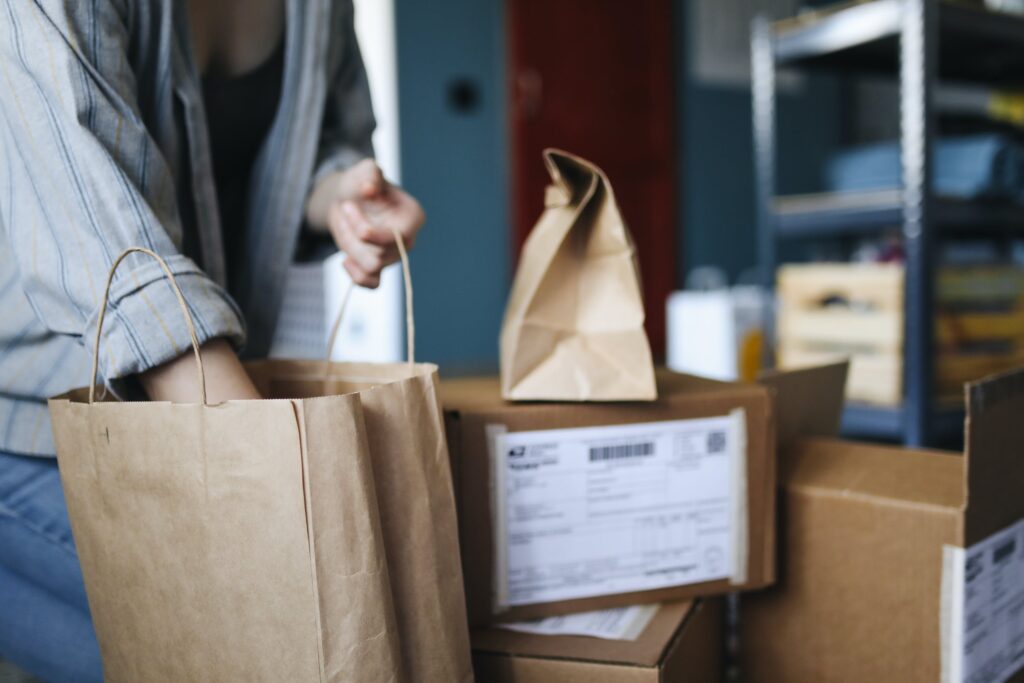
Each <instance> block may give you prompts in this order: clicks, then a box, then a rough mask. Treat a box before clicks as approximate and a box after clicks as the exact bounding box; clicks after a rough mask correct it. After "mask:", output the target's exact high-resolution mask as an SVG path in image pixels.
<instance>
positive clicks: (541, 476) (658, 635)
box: [442, 371, 776, 683]
mask: <svg viewBox="0 0 1024 683" xmlns="http://www.w3.org/2000/svg"><path fill="white" fill-rule="evenodd" d="M658 393H659V398H658V399H657V400H656V401H653V402H627V403H540V402H534V403H510V402H506V401H504V400H502V399H501V396H500V390H499V384H498V380H497V378H474V379H462V380H455V381H447V382H443V383H442V402H443V403H444V406H445V413H446V415H445V417H446V425H447V429H448V439H449V450H450V453H451V456H452V471H453V476H454V477H455V491H456V502H457V505H458V509H459V525H460V529H459V532H460V544H461V550H462V556H463V567H464V576H465V581H466V591H467V606H468V609H469V613H470V623H471V625H472V626H474V627H476V628H475V629H474V631H473V634H472V639H473V649H474V665H475V667H476V671H477V677H478V680H481V681H488V682H490V681H498V682H499V683H500V682H502V681H520V682H524V683H525V682H529V683H534V682H543V681H552V682H554V681H559V682H561V681H587V682H588V683H600V682H601V681H637V682H638V683H639V682H640V681H650V682H652V683H654V682H657V681H677V680H678V681H692V682H695V683H696V682H703V681H707V682H708V683H711V682H715V681H719V680H720V677H721V662H722V656H721V655H722V652H721V650H722V633H721V604H720V600H718V599H716V598H706V599H699V600H697V601H696V602H695V601H694V599H695V598H696V597H697V596H710V595H718V594H722V593H727V592H732V591H736V590H748V589H752V588H759V587H764V586H767V585H770V584H771V583H772V581H773V580H774V567H775V557H774V547H775V512H774V511H775V488H776V484H775V481H776V479H775V417H774V403H773V401H772V396H771V393H772V392H771V390H770V389H768V388H765V387H762V386H756V385H742V384H734V383H724V382H716V381H712V380H706V379H701V378H696V377H690V376H685V375H679V374H675V373H671V372H667V371H666V372H660V373H659V374H658ZM568 462H571V464H572V465H573V466H572V467H566V464H567V463H568ZM682 482H688V483H687V484H683V483H682ZM624 540H625V543H626V545H625V546H623V545H622V544H623V542H624ZM723 540H724V545H719V544H720V543H722V542H723ZM616 544H618V545H616ZM584 549H585V550H584ZM619 550H623V552H622V553H619ZM516 552H518V553H519V555H518V560H517V559H516V558H517V556H516V555H515V553H516ZM549 555H552V556H553V555H558V556H559V560H558V561H557V562H552V563H547V564H545V563H544V562H543V561H542V560H544V559H546V558H547V557H548V556H549ZM627 556H628V557H627ZM523 557H527V558H528V559H530V560H538V562H537V563H536V564H530V562H527V563H526V566H522V565H523V563H522V558H523ZM517 562H518V563H519V566H517ZM709 572H710V573H709ZM517 591H518V592H517ZM552 596H555V597H554V599H552ZM649 603H661V606H660V607H659V611H658V612H657V614H656V616H655V617H654V619H653V621H651V623H650V624H649V625H648V626H647V627H646V628H645V629H644V630H643V632H642V633H641V634H640V635H639V637H637V638H636V640H599V639H595V638H588V637H580V636H552V635H536V634H528V633H519V632H514V631H510V630H508V629H506V628H501V627H497V626H495V624H496V623H500V622H509V621H518V620H522V619H534V618H537V617H544V616H549V615H564V614H572V613H576V612H582V611H587V610H599V609H608V608H614V607H621V606H625V605H634V604H649Z"/></svg>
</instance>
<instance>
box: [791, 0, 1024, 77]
mask: <svg viewBox="0 0 1024 683" xmlns="http://www.w3.org/2000/svg"><path fill="white" fill-rule="evenodd" d="M902 7H903V0H872V1H870V2H855V3H849V4H845V5H842V6H841V7H839V8H833V9H826V10H821V11H818V12H811V13H806V14H801V15H798V16H797V17H794V18H792V19H788V20H785V21H782V22H778V23H777V24H776V25H775V48H774V57H775V60H776V62H777V63H778V64H779V65H799V66H806V67H825V68H833V69H843V70H849V71H861V72H866V73H887V74H894V73H896V71H897V68H898V61H899V49H898V47H899V36H900V31H901V30H902V26H903V24H902V16H901V11H902ZM936 11H937V21H938V29H939V35H940V37H941V43H940V45H939V46H938V48H939V51H938V56H939V64H938V69H939V72H938V75H939V77H940V78H942V79H945V80H952V81H968V82H975V83H988V84H993V85H1013V84H1020V83H1021V82H1022V81H1024V51H1022V50H1021V49H1020V48H1021V44H1022V43H1024V18H1020V17H1016V16H1011V15H1007V14H1003V13H996V12H991V11H987V10H985V9H984V8H981V7H978V6H976V5H970V4H967V3H961V2H941V3H937V7H936Z"/></svg>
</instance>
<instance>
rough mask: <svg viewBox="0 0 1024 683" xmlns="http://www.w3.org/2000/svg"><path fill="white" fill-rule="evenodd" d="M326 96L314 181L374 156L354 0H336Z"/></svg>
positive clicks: (370, 105) (370, 108)
mask: <svg viewBox="0 0 1024 683" xmlns="http://www.w3.org/2000/svg"><path fill="white" fill-rule="evenodd" d="M333 15H334V16H333V21H334V24H335V25H336V26H337V28H336V29H335V30H334V31H332V33H331V40H333V41H335V43H334V45H333V46H332V50H331V59H330V63H329V68H330V71H329V73H328V85H327V99H326V102H325V104H324V119H323V128H322V131H321V134H320V147H319V152H318V154H317V167H316V173H315V175H314V184H315V182H316V181H317V180H319V179H320V178H321V177H323V176H324V175H326V174H328V173H331V172H333V171H340V170H344V169H346V168H349V167H350V166H352V165H354V164H356V163H357V162H359V161H361V160H363V159H366V158H368V157H372V156H373V141H372V137H373V131H374V128H376V126H377V121H376V119H375V118H374V116H373V103H372V102H371V100H370V86H369V84H368V83H367V80H366V68H365V67H364V66H363V57H362V55H361V54H360V52H359V42H358V40H357V39H356V30H355V11H354V9H353V7H352V0H339V2H336V3H334V8H333Z"/></svg>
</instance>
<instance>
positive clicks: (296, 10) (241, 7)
mask: <svg viewBox="0 0 1024 683" xmlns="http://www.w3.org/2000/svg"><path fill="white" fill-rule="evenodd" d="M352 12H353V10H352V3H351V0H189V2H187V3H185V2H180V1H175V0H88V1H72V0H66V1H64V2H61V1H60V0H43V1H40V2H25V1H23V0H0V225H2V228H3V229H2V231H0V601H2V602H3V608H2V609H0V658H5V659H9V660H12V661H13V662H15V663H16V664H18V665H20V666H21V667H22V668H24V669H26V670H28V671H30V672H33V673H35V674H36V675H38V676H40V677H41V678H43V679H45V680H48V681H74V682H75V683H82V682H85V681H100V680H101V678H102V673H101V668H100V662H99V654H98V650H97V646H96V641H95V636H94V634H93V631H92V626H91V622H90V619H89V613H88V605H87V604H86V599H85V593H84V589H83V586H82V577H81V572H80V569H79V567H78V561H77V557H76V555H75V550H74V546H73V544H72V540H71V534H70V530H69V525H68V520H67V512H66V509H65V507H64V500H63V495H62V492H61V489H60V481H59V477H58V472H57V468H56V461H55V459H54V458H53V456H54V447H53V442H52V438H51V436H50V428H49V424H48V418H47V409H46V402H45V401H46V398H47V397H49V396H53V395H56V394H60V393H62V392H63V391H65V390H67V389H69V388H71V387H74V386H81V385H83V384H85V383H86V382H87V367H88V365H89V349H88V348H87V347H88V346H89V345H90V343H89V340H90V338H91V335H92V333H93V332H94V331H95V327H94V325H95V324H96V315H97V311H98V306H99V303H100V302H99V297H100V296H101V292H102V286H103V281H104V278H105V276H106V272H107V270H108V268H109V266H110V264H111V262H112V261H113V259H114V258H115V257H116V256H117V254H118V253H119V252H121V251H122V250H123V249H124V248H126V247H129V246H136V245H141V246H146V247H150V248H152V249H154V250H156V251H158V252H159V253H161V254H162V255H163V256H164V258H165V259H166V260H167V262H168V263H169V264H170V267H171V269H172V270H173V271H174V273H175V275H176V277H177V279H178V281H179V283H180V285H181V287H182V289H183V291H184V293H185V296H186V298H187V300H188V302H189V304H190V306H191V308H192V311H193V316H194V317H195V320H196V322H197V328H198V332H199V335H200V341H201V342H202V344H203V347H202V349H203V356H204V364H205V366H206V369H207V373H206V374H207V385H208V387H209V391H210V400H211V401H223V400H228V399H239V398H254V397H257V392H256V390H255V388H254V387H253V386H252V383H251V382H250V381H249V379H248V377H247V376H246V374H245V373H244V371H243V370H242V366H241V364H240V362H239V358H238V355H237V353H238V352H239V350H240V349H243V348H244V353H245V354H246V355H247V356H263V355H266V353H267V351H268V349H269V346H270V340H271V335H272V333H273V331H274V327H275V324H276V320H277V314H278V309H279V307H280V303H281V294H282V289H283V280H284V277H285V274H286V272H287V270H288V267H289V265H290V263H291V262H292V260H293V259H294V257H295V254H296V253H297V250H298V249H299V248H300V246H302V247H304V246H305V245H307V244H308V243H310V242H315V241H316V238H317V235H318V234H321V235H324V236H327V237H328V239H330V238H333V241H334V243H336V245H337V246H338V247H339V248H341V249H342V250H344V251H345V253H346V256H347V258H346V261H345V267H346V269H347V270H348V272H349V273H350V274H351V276H352V277H353V279H354V280H355V281H356V282H358V283H359V284H362V285H366V286H370V287H373V286H376V284H377V283H378V282H379V276H380V271H381V269H382V268H383V267H384V266H385V265H387V264H388V263H390V262H392V261H394V260H395V258H396V249H395V244H394V240H393V237H392V234H393V233H392V230H394V229H397V230H398V231H399V232H401V233H402V234H403V235H404V236H405V239H406V240H407V241H408V242H412V240H413V239H414V237H415V234H416V232H417V230H418V229H419V227H420V225H421V224H422V222H423V213H422V211H421V209H420V207H419V205H418V204H417V202H416V201H415V200H414V199H413V198H412V197H410V196H409V195H408V194H406V193H405V192H403V191H402V190H401V189H399V188H398V187H395V186H393V185H390V184H388V183H387V182H386V181H385V180H384V179H383V178H382V177H381V174H380V171H379V169H378V168H377V166H376V165H375V164H374V162H373V161H372V148H371V144H370V134H371V132H372V130H373V127H374V120H373V114H372V112H371V108H370V100H369V93H368V91H367V86H366V77H365V74H364V70H363V66H362V61H361V58H360V56H359V49H358V46H357V44H356V39H355V35H354V31H353V17H352ZM133 259H134V257H133ZM126 266H129V267H127V268H123V269H122V270H124V271H125V272H123V273H119V274H118V276H117V278H116V280H115V283H114V287H113V291H112V295H111V299H112V301H111V303H112V305H113V306H114V307H115V308H114V309H113V312H114V314H113V315H112V316H108V321H107V325H106V326H105V328H104V346H103V348H104V352H103V358H102V365H103V367H102V369H103V373H104V376H105V378H106V379H107V380H108V381H109V380H121V381H120V382H118V383H116V386H118V387H119V388H120V390H121V391H124V392H127V393H129V394H130V393H131V392H132V391H133V390H134V391H144V392H145V394H146V395H148V397H149V398H151V399H153V400H170V401H193V400H195V396H196V395H197V387H196V385H195V380H194V376H195V373H194V368H193V366H192V363H193V362H194V361H193V360H190V358H189V357H188V355H183V354H184V353H185V352H186V351H187V350H188V349H189V341H188V336H187V332H186V330H185V327H184V325H182V324H181V323H180V321H179V320H177V318H175V317H174V316H175V311H176V308H175V301H174V299H173V294H172V291H171V289H170V288H169V286H168V285H167V282H166V281H165V280H164V279H163V275H162V272H161V271H159V269H158V268H156V267H155V264H153V263H148V262H146V261H145V260H144V259H143V258H141V257H140V258H139V259H138V260H132V261H130V262H129V263H127V264H126Z"/></svg>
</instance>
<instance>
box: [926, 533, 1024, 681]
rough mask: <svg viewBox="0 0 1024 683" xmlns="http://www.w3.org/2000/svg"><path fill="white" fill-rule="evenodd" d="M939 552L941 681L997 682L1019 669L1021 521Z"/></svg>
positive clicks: (1023, 565) (1023, 599)
mask: <svg viewBox="0 0 1024 683" xmlns="http://www.w3.org/2000/svg"><path fill="white" fill-rule="evenodd" d="M943 551H944V552H943V577H942V579H943V595H942V622H943V653H942V654H943V657H942V660H943V661H942V664H943V680H944V681H947V682H950V683H953V682H955V683H1002V681H1005V680H1007V679H1008V678H1010V676H1012V675H1013V674H1014V673H1015V672H1016V671H1018V670H1020V669H1021V668H1022V667H1024V520H1021V521H1019V522H1017V523H1016V524H1014V525H1012V526H1010V527H1008V528H1006V529H1003V530H1002V531H999V532H997V533H995V534H993V535H992V536H989V537H988V538H986V539H985V540H983V541H980V542H978V543H976V544H975V545H973V546H971V547H970V548H967V549H966V550H965V549H964V548H956V547H953V546H946V547H945V548H944V549H943Z"/></svg>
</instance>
